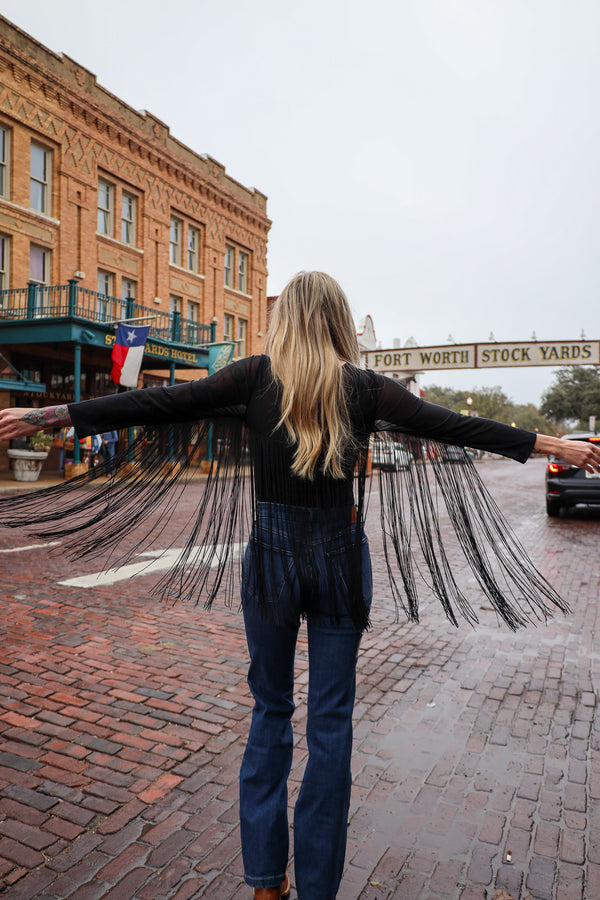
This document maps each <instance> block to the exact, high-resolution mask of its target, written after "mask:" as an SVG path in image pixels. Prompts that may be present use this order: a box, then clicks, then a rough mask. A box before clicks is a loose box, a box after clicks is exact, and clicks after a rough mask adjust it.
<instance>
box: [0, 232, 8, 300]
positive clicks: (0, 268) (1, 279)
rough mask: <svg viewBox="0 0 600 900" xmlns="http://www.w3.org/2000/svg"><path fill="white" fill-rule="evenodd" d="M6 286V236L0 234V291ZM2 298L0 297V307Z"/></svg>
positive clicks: (5, 288)
mask: <svg viewBox="0 0 600 900" xmlns="http://www.w3.org/2000/svg"><path fill="white" fill-rule="evenodd" d="M7 288H8V238H5V237H3V236H2V235H0V291H5V290H7ZM1 306H2V298H1V297H0V307H1Z"/></svg>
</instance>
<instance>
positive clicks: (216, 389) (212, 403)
mask: <svg viewBox="0 0 600 900" xmlns="http://www.w3.org/2000/svg"><path fill="white" fill-rule="evenodd" d="M265 359H266V358H265V357H262V356H250V357H247V358H245V359H240V360H238V361H237V362H234V363H232V364H231V365H229V366H225V368H223V369H220V370H219V371H218V372H215V373H214V375H209V376H208V377H207V378H201V379H199V380H198V381H190V382H187V383H186V384H177V385H175V386H174V387H166V388H162V387H161V388H146V389H143V390H138V391H126V392H125V393H122V394H111V395H110V396H108V397H98V398H97V399H94V400H83V401H81V402H80V403H70V404H69V413H70V416H71V422H72V423H73V426H74V428H75V431H76V432H77V435H78V437H80V438H82V437H87V436H88V435H90V434H99V433H101V432H103V431H111V430H112V429H118V428H126V427H128V426H130V425H161V424H165V423H173V422H196V421H198V420H199V419H203V418H206V417H207V416H209V415H214V414H215V412H216V411H219V410H221V411H229V412H230V413H231V412H232V410H233V411H234V412H235V414H237V415H239V414H240V409H241V410H242V412H243V410H244V408H245V406H246V404H247V402H248V399H249V397H250V395H251V393H252V390H253V386H254V383H255V381H256V378H257V374H258V372H259V370H260V367H261V365H264V360H265Z"/></svg>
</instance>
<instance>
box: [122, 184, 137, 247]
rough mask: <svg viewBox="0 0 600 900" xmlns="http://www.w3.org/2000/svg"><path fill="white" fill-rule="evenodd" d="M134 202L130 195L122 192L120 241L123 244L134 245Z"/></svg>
mask: <svg viewBox="0 0 600 900" xmlns="http://www.w3.org/2000/svg"><path fill="white" fill-rule="evenodd" d="M135 200H136V198H135V197H134V196H133V195H132V194H127V193H126V192H125V191H123V194H122V196H121V240H122V241H123V243H124V244H135Z"/></svg>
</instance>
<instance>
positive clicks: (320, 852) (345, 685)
mask: <svg viewBox="0 0 600 900" xmlns="http://www.w3.org/2000/svg"><path fill="white" fill-rule="evenodd" d="M289 509H290V510H291V512H290V513H289V516H291V517H292V518H291V521H290V519H289V516H288V513H286V517H287V525H286V528H287V527H301V528H302V539H303V541H307V542H311V552H312V553H313V554H316V558H317V559H318V555H319V554H320V553H323V554H325V553H326V552H327V546H328V544H330V542H331V528H330V526H329V524H328V518H327V516H326V515H325V512H324V511H321V510H315V511H313V513H314V515H312V516H311V511H310V510H303V509H300V510H299V511H298V512H297V513H296V519H295V521H294V511H295V510H298V509H299V508H297V507H291V508H289ZM258 527H259V529H260V523H259V526H258ZM283 531H284V532H285V529H283ZM260 541H261V546H262V547H263V548H264V552H265V553H267V552H268V553H269V563H268V564H269V566H270V567H271V568H272V569H273V571H271V572H270V574H271V575H273V576H274V577H273V578H271V579H270V580H271V582H272V583H273V584H274V585H276V586H277V585H279V586H280V587H281V585H282V584H283V581H282V579H283V573H284V572H285V573H286V574H285V581H286V587H285V589H284V590H280V589H279V588H277V587H275V590H278V597H277V601H278V604H279V607H278V610H277V612H275V610H274V609H271V610H270V611H269V608H268V609H267V613H266V615H265V613H264V610H262V611H261V609H260V608H259V602H258V598H257V596H256V577H255V573H254V572H253V566H254V562H253V555H254V554H253V553H250V552H249V550H248V551H247V552H246V556H245V560H244V572H243V585H242V604H243V611H244V622H245V627H246V636H247V642H248V650H249V653H250V668H249V672H248V684H249V686H250V690H251V693H252V696H253V698H254V709H253V712H252V721H251V726H250V734H249V737H248V743H247V746H246V750H245V753H244V757H243V761H242V767H241V773H240V824H241V839H242V856H243V862H244V878H245V880H246V883H247V884H249V885H250V886H252V887H276V886H279V885H280V884H281V882H282V881H283V879H284V877H285V871H286V867H287V863H288V854H289V836H288V815H287V813H288V792H287V779H288V775H289V773H290V768H291V764H292V753H293V732H292V722H291V719H292V714H293V712H294V656H295V650H296V641H297V637H298V631H299V627H300V622H301V614H300V610H301V608H302V600H301V596H300V593H301V589H300V587H299V581H298V579H295V578H294V577H293V572H292V571H291V565H292V564H291V561H290V554H289V547H288V546H287V542H286V535H285V533H281V532H280V531H278V530H276V533H275V534H274V533H273V527H272V524H271V525H270V527H269V533H268V534H264V533H263V534H261V536H260ZM265 541H268V542H269V546H268V547H267V546H266V544H265V543H264V542H265ZM361 541H362V549H361V553H362V572H363V574H362V582H363V595H364V597H365V601H366V602H367V604H369V605H370V601H371V591H372V587H371V565H370V560H369V549H368V544H367V541H366V538H365V537H364V536H361ZM274 551H275V552H274ZM278 569H279V571H278ZM317 580H318V579H317ZM303 589H304V590H306V585H304V587H303ZM319 590H320V587H319V584H318V583H315V584H313V585H312V587H311V591H312V592H313V593H312V598H311V604H310V611H309V612H308V613H305V616H306V624H307V637H308V658H309V681H308V707H307V725H306V740H307V744H308V760H307V763H306V768H305V771H304V776H303V779H302V785H301V788H300V793H299V795H298V799H297V802H296V805H295V810H294V858H295V859H294V867H295V882H296V888H297V891H298V897H299V900H334V898H335V897H336V894H337V890H338V888H339V884H340V881H341V878H342V872H343V867H344V856H345V851H346V833H347V823H348V809H349V805H350V789H351V770H350V757H351V752H352V711H353V707H354V697H355V680H356V679H355V676H356V659H357V654H358V647H359V643H360V638H361V631H360V630H357V629H356V627H355V626H354V625H353V624H352V621H351V619H350V617H349V615H348V614H347V612H346V610H345V608H344V603H343V585H340V587H339V590H340V591H341V592H342V593H341V594H340V604H339V606H340V609H339V615H337V616H335V617H333V618H332V616H331V597H330V596H327V597H322V598H320V600H321V601H322V602H319V599H318V595H319ZM315 598H317V599H316V602H315ZM325 610H327V611H328V612H327V613H326V612H325Z"/></svg>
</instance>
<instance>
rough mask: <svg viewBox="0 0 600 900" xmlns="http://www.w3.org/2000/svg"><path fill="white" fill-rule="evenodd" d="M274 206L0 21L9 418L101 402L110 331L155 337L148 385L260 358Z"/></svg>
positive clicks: (0, 314) (0, 386) (2, 346)
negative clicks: (24, 411) (220, 347)
mask: <svg viewBox="0 0 600 900" xmlns="http://www.w3.org/2000/svg"><path fill="white" fill-rule="evenodd" d="M270 224H271V223H270V221H269V219H268V217H267V214H266V197H265V195H264V194H262V193H261V192H260V191H257V190H254V189H249V188H246V187H244V186H243V185H241V184H239V183H238V182H236V181H235V180H234V179H233V178H231V177H230V176H229V175H228V174H227V173H226V171H225V168H224V166H222V165H221V164H220V163H218V162H216V161H215V160H213V159H211V158H210V157H209V156H205V155H199V154H197V153H195V152H194V151H192V150H190V149H189V148H188V147H186V146H184V145H183V144H181V143H180V142H179V141H177V140H176V139H175V138H174V137H172V136H171V134H170V132H169V128H168V126H167V125H165V124H164V123H163V122H161V121H159V120H158V119H156V118H155V117H154V116H152V115H151V114H150V113H147V112H138V111H136V110H134V109H132V108H130V107H129V106H127V104H126V103H125V102H123V101H122V100H120V99H119V98H117V97H115V96H113V95H112V94H110V93H109V92H108V91H106V90H105V89H104V88H102V87H101V86H100V85H99V84H97V82H96V77H95V76H94V75H93V74H92V73H91V72H89V71H88V70H87V69H85V68H84V67H83V66H81V65H79V64H78V63H76V62H75V61H73V60H72V59H70V58H69V57H67V56H64V55H60V54H56V53H54V52H53V51H51V50H49V49H47V48H46V47H44V46H43V45H42V44H40V43H39V42H38V41H36V40H35V39H34V38H32V37H30V36H29V35H27V34H25V33H24V32H22V31H21V30H20V29H18V28H17V27H16V26H14V25H13V24H12V23H10V22H9V21H7V20H6V19H4V18H2V17H0V354H2V357H3V358H4V359H2V358H0V406H2V407H4V406H8V405H46V404H49V403H58V402H61V401H68V400H71V399H73V398H75V399H77V397H78V396H80V397H81V398H84V397H87V396H94V395H96V394H100V393H104V392H106V391H107V390H111V389H114V386H112V382H109V372H110V346H111V343H112V341H113V340H114V332H115V326H114V322H115V321H116V320H117V319H122V318H136V319H143V320H144V321H146V322H148V323H150V324H151V331H150V339H149V341H148V345H147V352H146V354H145V356H144V362H143V383H144V384H153V383H157V380H158V381H161V380H162V379H165V378H166V379H168V380H169V381H171V382H173V381H175V380H180V379H182V378H189V377H201V375H202V374H203V373H202V371H200V370H201V369H206V368H207V366H208V352H207V347H206V345H207V344H209V343H214V342H219V341H236V342H237V348H236V355H240V356H241V355H247V354H250V353H256V352H260V351H261V349H262V344H263V334H264V331H265V327H266V314H267V298H266V279H267V267H266V251H267V237H268V232H269V227H270Z"/></svg>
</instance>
